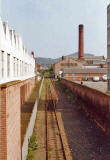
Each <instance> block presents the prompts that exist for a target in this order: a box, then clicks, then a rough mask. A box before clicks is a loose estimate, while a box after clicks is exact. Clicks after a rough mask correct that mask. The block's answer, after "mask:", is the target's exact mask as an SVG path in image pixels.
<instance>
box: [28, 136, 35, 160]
mask: <svg viewBox="0 0 110 160" xmlns="http://www.w3.org/2000/svg"><path fill="white" fill-rule="evenodd" d="M37 149H38V142H37V137H36V135H35V134H33V135H32V136H31V138H30V140H29V145H28V155H27V158H26V160H32V159H33V158H34V156H35V153H34V151H35V150H37Z"/></svg>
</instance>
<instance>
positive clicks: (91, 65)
mask: <svg viewBox="0 0 110 160" xmlns="http://www.w3.org/2000/svg"><path fill="white" fill-rule="evenodd" d="M78 32H79V40H78V56H63V58H62V60H61V61H59V62H56V63H55V64H54V74H55V77H57V76H58V75H59V73H60V71H62V72H63V73H64V74H63V76H64V77H65V75H66V77H67V75H68V76H69V77H71V76H73V75H74V72H76V73H75V74H76V75H77V71H78V76H81V75H82V76H84V75H85V76H86V75H87V76H88V74H89V72H90V74H89V75H90V76H92V75H102V72H103V73H104V74H106V70H107V69H105V70H103V69H102V70H101V68H107V65H106V59H105V57H104V56H85V55H84V25H82V24H81V25H79V31H78ZM76 68H77V69H76ZM97 68H99V69H98V70H97ZM72 72H73V73H72ZM79 72H83V73H80V74H79ZM87 72H88V73H87ZM93 72H96V73H94V74H93ZM99 72H100V73H99ZM82 76H81V77H82ZM75 77H76V76H75Z"/></svg>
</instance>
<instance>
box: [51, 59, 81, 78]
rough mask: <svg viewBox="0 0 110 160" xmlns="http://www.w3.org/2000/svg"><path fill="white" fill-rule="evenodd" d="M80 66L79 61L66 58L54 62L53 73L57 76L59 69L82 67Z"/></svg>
mask: <svg viewBox="0 0 110 160" xmlns="http://www.w3.org/2000/svg"><path fill="white" fill-rule="evenodd" d="M66 64H72V65H70V66H69V65H66ZM75 64H76V65H75ZM82 66H83V65H82V64H81V63H80V62H77V61H75V60H73V59H70V58H69V59H68V58H66V59H64V60H61V61H59V62H57V63H55V64H54V73H55V76H57V75H58V74H59V71H60V70H62V69H64V68H82Z"/></svg>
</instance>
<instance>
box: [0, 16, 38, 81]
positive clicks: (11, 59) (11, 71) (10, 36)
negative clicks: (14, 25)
mask: <svg viewBox="0 0 110 160" xmlns="http://www.w3.org/2000/svg"><path fill="white" fill-rule="evenodd" d="M0 35H1V36H0V84H2V83H6V82H10V81H15V80H25V79H28V78H30V77H34V76H35V59H34V54H33V52H32V53H29V52H28V50H27V49H26V48H25V47H24V45H23V42H22V39H21V36H19V35H18V34H17V33H16V32H15V31H14V30H13V29H9V26H8V23H7V22H2V19H1V17H0Z"/></svg>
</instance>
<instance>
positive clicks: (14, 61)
mask: <svg viewBox="0 0 110 160" xmlns="http://www.w3.org/2000/svg"><path fill="white" fill-rule="evenodd" d="M15 63H16V58H15V57H13V74H14V77H15Z"/></svg>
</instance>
